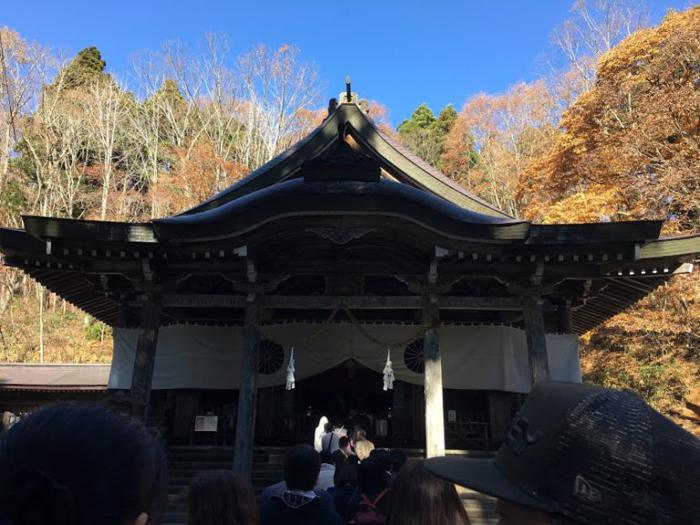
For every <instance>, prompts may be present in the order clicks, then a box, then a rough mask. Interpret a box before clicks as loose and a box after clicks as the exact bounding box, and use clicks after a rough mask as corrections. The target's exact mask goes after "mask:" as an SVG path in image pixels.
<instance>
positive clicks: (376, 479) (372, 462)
mask: <svg viewBox="0 0 700 525" xmlns="http://www.w3.org/2000/svg"><path fill="white" fill-rule="evenodd" d="M388 485H389V479H388V475H387V473H386V470H385V469H384V465H382V462H381V461H379V460H378V459H376V458H374V457H370V458H368V459H366V460H365V461H363V462H362V463H360V467H359V469H358V471H357V488H358V489H359V490H360V492H361V493H362V494H365V495H366V496H368V497H369V498H370V499H374V497H375V496H377V494H379V493H380V492H381V491H383V490H384V489H385V488H387V486H388Z"/></svg>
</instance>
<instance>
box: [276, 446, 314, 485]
mask: <svg viewBox="0 0 700 525" xmlns="http://www.w3.org/2000/svg"><path fill="white" fill-rule="evenodd" d="M319 472H321V457H320V456H319V455H318V452H316V451H315V450H314V447H312V446H311V445H297V446H296V447H294V448H292V449H291V450H290V451H289V452H287V456H286V457H285V459H284V481H285V482H286V483H287V488H288V489H290V490H311V489H313V488H314V485H316V482H317V481H318V474H319Z"/></svg>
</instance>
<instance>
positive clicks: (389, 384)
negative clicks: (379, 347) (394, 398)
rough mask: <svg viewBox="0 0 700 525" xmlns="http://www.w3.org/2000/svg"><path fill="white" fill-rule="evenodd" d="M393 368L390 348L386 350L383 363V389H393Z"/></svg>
mask: <svg viewBox="0 0 700 525" xmlns="http://www.w3.org/2000/svg"><path fill="white" fill-rule="evenodd" d="M395 380H396V378H395V377H394V369H393V368H392V367H391V350H387V351H386V365H384V391H385V392H386V391H387V390H393V389H394V381H395Z"/></svg>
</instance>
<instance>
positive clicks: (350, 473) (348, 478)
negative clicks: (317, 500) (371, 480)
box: [333, 463, 357, 487]
mask: <svg viewBox="0 0 700 525" xmlns="http://www.w3.org/2000/svg"><path fill="white" fill-rule="evenodd" d="M333 485H335V486H336V487H345V486H346V485H349V486H351V487H356V486H357V465H350V464H349V463H339V464H338V465H336V466H335V472H334V473H333Z"/></svg>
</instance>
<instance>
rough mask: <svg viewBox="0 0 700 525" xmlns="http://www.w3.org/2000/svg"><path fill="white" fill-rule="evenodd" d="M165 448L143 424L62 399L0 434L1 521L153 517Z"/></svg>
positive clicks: (119, 523)
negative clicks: (60, 401) (59, 402)
mask: <svg viewBox="0 0 700 525" xmlns="http://www.w3.org/2000/svg"><path fill="white" fill-rule="evenodd" d="M165 470H166V466H165V454H164V452H163V448H162V446H161V445H160V443H159V442H158V441H157V440H156V439H154V438H153V436H151V434H149V432H148V431H147V430H146V428H145V427H143V426H142V425H140V424H137V423H136V422H134V421H133V420H131V419H128V418H126V417H124V416H121V415H118V414H115V413H113V412H110V411H109V410H107V409H105V408H104V407H102V406H99V405H95V404H75V403H62V404H56V405H52V406H48V407H45V408H42V409H40V410H37V411H36V412H34V413H32V414H30V415H29V416H27V417H26V418H24V419H23V420H21V421H20V422H18V423H17V424H15V425H14V426H13V427H12V428H10V429H9V430H8V431H6V432H4V433H3V434H2V435H1V436H0V522H3V521H4V520H8V522H9V523H12V524H13V525H43V524H49V523H51V524H60V525H73V524H76V525H77V524H83V523H100V524H104V525H125V524H129V525H131V524H136V525H144V524H145V523H146V522H149V523H159V520H160V518H161V513H162V511H163V509H164V506H165V483H166V472H165Z"/></svg>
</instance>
